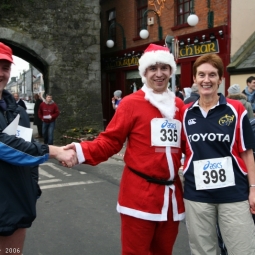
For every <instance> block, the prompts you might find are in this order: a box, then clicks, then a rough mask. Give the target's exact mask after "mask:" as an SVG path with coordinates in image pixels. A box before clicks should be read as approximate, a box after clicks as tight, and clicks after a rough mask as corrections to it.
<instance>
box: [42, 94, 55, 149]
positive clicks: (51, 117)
mask: <svg viewBox="0 0 255 255" xmlns="http://www.w3.org/2000/svg"><path fill="white" fill-rule="evenodd" d="M58 116H59V110H58V106H57V104H56V103H55V102H53V100H52V95H50V94H47V95H46V98H45V102H42V103H41V104H40V106H39V110H38V117H39V118H40V119H41V120H42V135H43V139H44V143H45V144H49V145H52V144H53V139H54V129H55V124H56V119H57V117H58Z"/></svg>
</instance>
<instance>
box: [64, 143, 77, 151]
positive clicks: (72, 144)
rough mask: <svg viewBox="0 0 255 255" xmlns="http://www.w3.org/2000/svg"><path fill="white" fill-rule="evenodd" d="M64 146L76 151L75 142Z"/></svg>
mask: <svg viewBox="0 0 255 255" xmlns="http://www.w3.org/2000/svg"><path fill="white" fill-rule="evenodd" d="M63 148H64V150H74V151H75V152H76V147H75V144H74V143H70V144H67V145H66V146H64V147H63Z"/></svg>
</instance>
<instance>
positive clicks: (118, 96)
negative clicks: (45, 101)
mask: <svg viewBox="0 0 255 255" xmlns="http://www.w3.org/2000/svg"><path fill="white" fill-rule="evenodd" d="M121 95H122V91H121V90H116V91H114V93H113V98H112V108H113V109H114V110H116V109H117V107H118V106H119V104H120V101H121V99H122V98H121Z"/></svg>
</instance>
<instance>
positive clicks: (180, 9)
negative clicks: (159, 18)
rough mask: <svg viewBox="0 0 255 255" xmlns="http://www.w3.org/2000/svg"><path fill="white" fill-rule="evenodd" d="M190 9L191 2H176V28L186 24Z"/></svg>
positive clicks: (187, 0) (184, 0)
mask: <svg viewBox="0 0 255 255" xmlns="http://www.w3.org/2000/svg"><path fill="white" fill-rule="evenodd" d="M191 8H192V0H177V26H178V25H182V24H185V23H187V18H188V16H189V15H190V11H191Z"/></svg>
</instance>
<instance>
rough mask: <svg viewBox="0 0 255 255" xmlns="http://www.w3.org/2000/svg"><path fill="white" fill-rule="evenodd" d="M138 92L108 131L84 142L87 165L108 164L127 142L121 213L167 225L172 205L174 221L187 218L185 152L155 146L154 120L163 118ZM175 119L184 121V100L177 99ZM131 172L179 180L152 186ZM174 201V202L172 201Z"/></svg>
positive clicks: (123, 105) (128, 99)
mask: <svg viewBox="0 0 255 255" xmlns="http://www.w3.org/2000/svg"><path fill="white" fill-rule="evenodd" d="M144 96H145V94H144V92H143V91H142V90H139V91H137V92H136V93H133V94H131V95H129V96H126V97H124V98H123V99H122V101H121V103H120V105H119V106H118V109H117V111H116V113H115V114H114V116H113V118H112V120H111V122H110V123H109V124H108V126H107V128H106V130H105V131H104V132H102V133H101V134H100V135H99V136H98V138H97V139H95V140H94V141H92V142H82V143H80V145H79V146H81V150H82V152H83V154H84V158H85V160H86V161H85V164H90V165H96V164H99V163H100V162H103V161H105V160H107V159H108V158H109V157H111V156H112V155H114V154H116V153H117V152H119V151H120V149H121V148H122V146H123V144H124V142H125V141H126V139H127V148H126V152H125V156H124V161H125V164H126V165H125V167H124V172H123V176H122V179H121V184H120V192H119V199H118V204H117V211H118V212H120V213H123V214H127V215H130V216H133V217H137V218H140V219H145V220H153V221H166V220H167V211H168V208H169V201H171V202H172V208H173V217H174V219H172V220H174V221H178V220H182V219H183V218H184V217H185V214H184V204H183V199H182V185H181V181H180V178H179V175H178V170H179V168H180V159H181V155H182V153H181V149H179V148H176V147H175V148H173V147H163V148H162V147H161V148H159V147H155V146H152V145H151V126H150V122H151V120H152V119H153V118H162V115H161V113H160V111H159V110H158V109H157V108H156V107H154V106H153V105H151V104H150V103H149V102H148V101H146V100H145V99H144ZM175 106H176V113H175V117H174V118H175V119H178V120H180V116H179V109H180V108H181V107H182V106H183V102H182V100H180V99H179V98H175ZM129 168H132V169H135V170H136V171H139V172H141V173H144V174H146V175H149V176H151V177H153V178H158V179H165V180H168V179H171V180H172V179H175V182H174V184H173V185H170V186H165V185H158V184H154V183H149V182H147V181H146V180H145V179H143V178H141V177H140V176H138V175H136V174H135V173H133V172H132V171H130V169H129ZM169 197H170V199H169Z"/></svg>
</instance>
